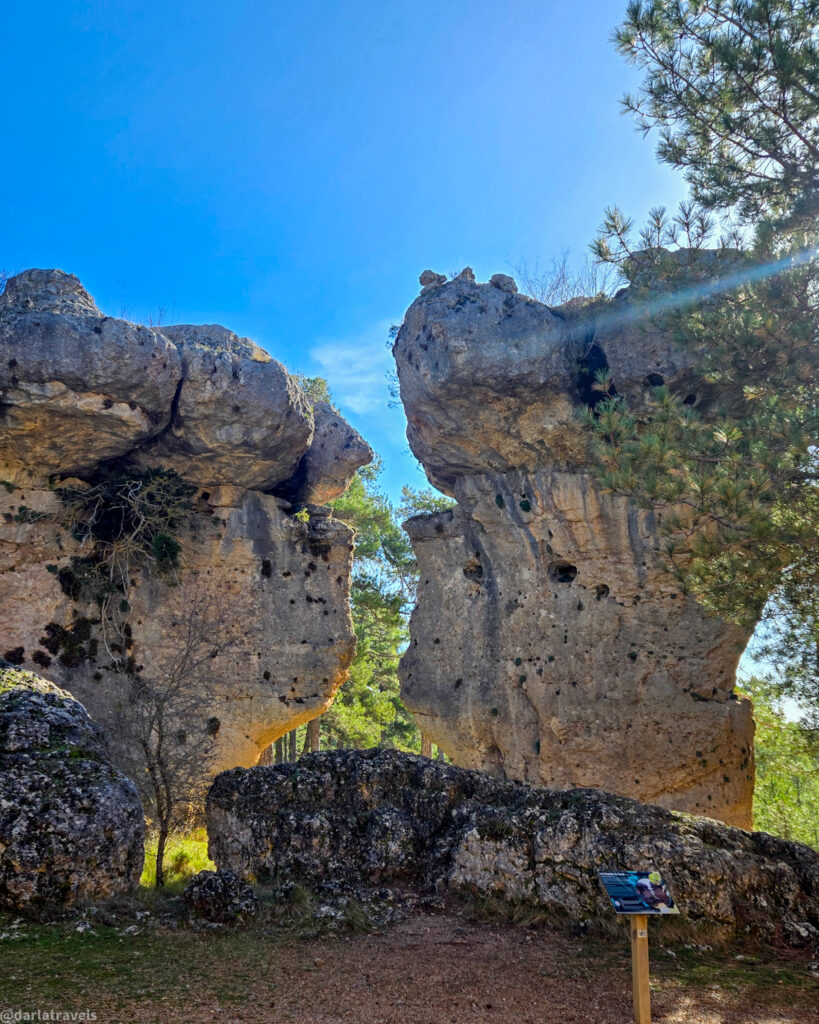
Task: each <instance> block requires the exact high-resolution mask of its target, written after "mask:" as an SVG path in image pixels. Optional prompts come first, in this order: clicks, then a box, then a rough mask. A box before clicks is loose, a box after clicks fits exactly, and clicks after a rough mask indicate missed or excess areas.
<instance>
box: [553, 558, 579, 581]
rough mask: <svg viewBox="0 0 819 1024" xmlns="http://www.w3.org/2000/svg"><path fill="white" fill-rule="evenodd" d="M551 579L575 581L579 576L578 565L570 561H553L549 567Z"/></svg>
mask: <svg viewBox="0 0 819 1024" xmlns="http://www.w3.org/2000/svg"><path fill="white" fill-rule="evenodd" d="M548 572H549V579H550V580H553V581H554V582H555V583H573V582H574V579H575V577H576V576H577V566H576V565H569V563H568V562H552V564H551V565H550V566H549V569H548Z"/></svg>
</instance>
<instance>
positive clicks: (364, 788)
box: [207, 750, 819, 945]
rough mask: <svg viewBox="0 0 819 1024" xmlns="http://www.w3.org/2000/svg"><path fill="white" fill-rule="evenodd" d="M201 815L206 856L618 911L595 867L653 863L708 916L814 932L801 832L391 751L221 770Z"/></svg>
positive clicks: (580, 916)
mask: <svg viewBox="0 0 819 1024" xmlns="http://www.w3.org/2000/svg"><path fill="white" fill-rule="evenodd" d="M207 819H208V837H209V851H210V856H211V857H212V858H213V860H214V861H215V862H216V864H217V865H218V867H219V868H220V869H221V870H230V871H233V872H235V873H236V874H237V875H239V876H240V877H250V876H252V877H254V878H258V879H266V878H270V879H273V878H275V879H278V880H279V883H282V882H285V883H286V882H306V883H307V884H315V883H317V882H318V883H322V882H332V883H337V884H339V883H346V884H352V885H361V886H372V885H381V884H384V883H387V884H389V883H390V882H397V883H399V884H401V885H403V886H406V885H410V886H416V887H425V888H427V887H434V888H436V889H437V890H438V891H440V890H441V889H442V888H449V889H451V890H454V891H466V892H474V891H477V892H478V893H481V894H486V895H493V896H497V897H500V898H501V899H505V900H509V901H511V902H514V903H524V904H531V905H535V906H540V907H544V908H547V909H549V910H552V911H554V912H555V913H556V914H558V915H568V917H569V918H571V919H573V920H588V919H594V918H602V917H604V916H606V915H609V914H610V913H611V912H610V910H609V904H608V900H607V898H606V896H605V894H604V893H603V890H602V888H601V886H600V882H599V880H598V877H597V872H598V871H605V870H623V869H628V868H634V869H635V870H650V869H653V868H657V869H658V870H659V871H660V872H661V873H662V875H663V877H664V878H665V879H666V881H667V882H668V884H669V886H670V888H671V891H672V893H673V895H674V897H675V899H676V901H677V903H678V905H679V906H680V908H681V911H682V913H683V914H684V915H685V916H686V917H687V918H689V919H690V921H691V923H692V924H693V925H694V926H695V928H700V929H702V930H703V931H704V932H713V931H714V930H716V931H718V932H721V933H722V934H724V935H725V936H728V935H730V934H732V933H734V932H740V933H742V934H748V933H751V934H754V935H757V936H759V937H761V938H763V939H765V940H766V941H774V940H784V941H785V942H787V943H790V944H793V945H807V944H810V943H812V942H815V941H816V939H817V936H819V856H817V854H816V853H815V851H813V850H811V849H809V848H808V847H806V846H802V845H801V844H799V843H791V842H788V841H786V840H782V839H776V838H774V837H773V836H769V835H767V834H765V833H762V832H756V833H753V834H750V835H749V834H748V833H746V832H743V831H741V830H739V829H734V828H729V827H727V826H724V825H721V824H719V823H717V822H715V821H711V820H705V819H694V818H691V817H689V816H683V815H679V814H675V813H674V812H671V811H668V810H665V809H663V808H660V807H653V806H648V805H645V804H641V803H638V802H636V801H634V800H629V799H626V798H622V797H617V796H612V795H611V794H608V793H603V792H600V791H595V790H590V789H573V790H566V791H560V792H555V791H548V790H544V789H533V788H531V787H528V786H525V785H520V784H517V783H511V782H502V781H498V780H495V779H492V778H491V777H489V776H487V775H486V774H485V773H480V772H470V771H465V770H463V769H460V768H455V767H453V766H449V765H444V764H441V763H440V762H435V761H430V760H428V759H426V758H421V757H416V756H414V755H411V754H402V753H398V752H397V751H386V750H367V751H338V752H335V751H334V752H326V753H321V754H311V755H308V756H306V757H303V758H302V759H301V760H300V761H299V763H298V765H280V766H277V767H272V766H271V767H258V768H252V769H250V770H242V769H234V770H232V771H229V772H225V773H223V774H222V775H220V776H218V777H217V778H216V779H215V781H214V783H213V786H212V787H211V790H210V793H209V795H208V800H207Z"/></svg>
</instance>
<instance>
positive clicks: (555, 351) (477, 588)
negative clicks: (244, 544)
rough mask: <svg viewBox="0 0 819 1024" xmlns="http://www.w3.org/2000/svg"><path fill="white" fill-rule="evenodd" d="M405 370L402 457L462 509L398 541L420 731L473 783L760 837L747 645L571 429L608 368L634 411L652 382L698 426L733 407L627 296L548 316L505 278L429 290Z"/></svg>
mask: <svg viewBox="0 0 819 1024" xmlns="http://www.w3.org/2000/svg"><path fill="white" fill-rule="evenodd" d="M718 270H719V261H718V260H717V261H716V263H715V266H714V273H716V272H718ZM394 354H395V358H396V363H397V367H398V376H399V381H400V387H401V398H402V401H403V403H404V408H405V410H406V413H407V419H408V430H407V436H408V438H409V441H410V445H411V447H412V450H413V451H414V453H415V454H416V455H417V456H418V458H419V459H420V460H421V462H422V463H423V465H424V468H425V469H426V472H427V475H428V476H429V479H430V480H431V481H432V483H434V484H435V485H436V486H437V487H439V488H441V489H442V490H444V491H445V492H446V493H448V494H451V495H453V496H454V497H455V498H456V499H457V506H456V507H455V509H454V510H453V511H451V512H446V513H442V514H438V515H434V516H425V517H416V518H414V519H411V520H410V521H409V522H408V523H407V524H406V529H407V531H408V533H409V535H410V538H411V540H412V542H413V546H414V548H415V551H416V555H417V557H418V564H419V570H420V585H419V587H418V597H417V607H416V609H415V611H414V613H413V617H412V622H411V634H412V640H411V643H410V646H409V648H408V650H407V653H406V655H405V657H404V659H403V661H402V664H401V680H402V693H403V695H404V699H405V701H406V703H407V705H408V706H409V707H410V709H411V710H412V711H413V712H414V713H415V716H416V718H417V720H418V722H419V725H420V727H421V729H422V731H423V732H424V733H425V734H426V735H428V736H429V737H430V739H432V740H433V741H434V742H436V743H437V744H439V745H440V746H441V747H442V748H443V749H444V750H445V751H446V753H447V754H448V755H449V756H450V757H451V758H452V759H453V761H455V762H456V763H457V764H460V765H463V766H466V767H470V768H482V769H485V770H487V771H490V772H492V773H494V774H496V775H498V776H501V777H504V776H505V777H508V778H512V779H519V780H522V781H526V782H530V783H534V784H539V785H545V786H550V787H560V788H570V787H574V786H595V787H603V788H605V789H607V790H610V791H611V792H614V793H619V794H623V795H627V796H632V797H636V798H637V799H640V800H643V801H646V802H649V803H655V804H661V805H663V806H667V807H673V808H676V809H679V810H687V811H691V812H693V813H697V814H707V815H709V816H712V817H716V818H721V819H722V820H725V821H727V822H729V823H732V824H735V825H740V826H742V827H750V825H751V799H752V792H753V753H752V740H753V723H752V719H751V709H750V704H749V702H748V701H747V700H745V699H739V698H738V697H737V695H736V694H735V693H734V692H733V686H734V677H735V671H736V666H737V663H738V660H739V658H740V655H741V653H742V650H743V649H744V647H745V644H746V642H747V639H748V634H747V633H746V632H743V631H742V630H740V629H738V628H737V627H735V626H733V625H731V624H728V623H726V622H723V621H721V620H720V619H718V618H716V617H713V616H710V615H707V614H706V613H705V612H704V610H703V609H702V608H701V607H700V606H699V605H698V604H697V603H696V602H695V601H694V600H693V599H691V598H689V597H687V596H686V595H685V594H683V593H682V592H681V591H680V590H679V588H678V587H677V586H676V584H675V582H674V580H673V579H672V578H671V577H670V576H669V575H668V573H667V572H666V569H665V562H664V558H663V553H662V551H661V543H662V542H661V537H660V535H659V532H658V530H657V524H656V522H655V521H654V519H653V518H652V516H651V515H650V514H647V513H643V512H640V511H638V510H637V509H636V508H634V507H633V506H631V505H630V504H629V502H628V501H626V500H625V499H623V498H620V497H616V496H612V495H607V494H604V493H603V492H602V490H601V488H600V487H599V486H598V484H597V482H596V477H595V460H594V456H593V454H592V453H591V451H590V447H589V437H588V434H587V432H586V431H585V430H584V429H583V427H582V424H581V422H580V419H579V416H578V413H579V411H580V410H581V409H582V408H584V407H585V406H588V405H591V406H594V404H595V402H596V401H597V400H598V399H599V397H600V393H599V392H598V391H595V390H594V388H593V386H592V385H593V383H594V379H595V374H596V373H597V372H598V371H599V370H604V369H608V370H609V372H610V373H611V377H612V380H613V382H614V386H615V388H616V392H617V393H618V394H621V395H625V396H626V397H627V398H628V399H629V402H630V404H631V405H632V406H633V407H634V408H635V409H636V410H637V411H639V410H640V409H642V408H644V407H645V404H646V399H647V397H648V396H649V395H650V392H651V388H652V387H655V386H658V385H660V384H667V385H668V386H669V387H670V388H671V389H672V390H673V391H674V392H676V393H679V394H681V395H682V396H683V397H684V399H685V401H686V402H688V403H689V404H693V405H696V406H697V407H698V408H700V409H701V410H702V411H703V413H704V414H706V415H707V414H709V413H711V412H713V411H716V410H717V409H718V408H719V407H720V405H721V403H722V404H724V403H731V402H735V401H737V398H736V396H732V395H725V394H719V393H718V392H716V391H715V390H714V388H713V387H712V386H711V385H707V384H705V383H704V382H702V381H699V380H698V379H697V378H696V376H695V374H694V371H693V368H692V365H691V359H690V356H689V355H688V354H687V353H686V352H684V351H683V350H682V349H681V348H679V347H678V345H677V343H676V342H675V340H674V339H673V338H672V337H670V336H667V335H664V334H662V333H660V332H658V331H657V329H656V328H655V327H654V326H653V325H652V323H651V322H650V320H649V318H648V317H647V316H646V315H645V310H644V308H643V307H641V306H640V304H639V303H637V302H636V300H633V299H632V298H631V297H630V295H629V292H628V290H625V291H624V293H621V294H620V295H619V296H618V297H617V298H616V299H614V300H612V301H604V302H596V303H595V302H587V303H585V304H581V303H576V304H572V306H571V308H569V307H564V308H562V309H556V310H555V309H550V308H548V307H546V306H544V305H541V304H540V303H537V302H535V301H533V300H531V299H529V298H526V297H525V296H521V295H518V294H516V292H515V290H514V288H513V287H512V286H511V284H510V282H509V279H508V278H506V277H505V276H504V275H496V276H495V278H493V281H492V283H491V284H489V285H481V284H476V283H474V281H472V280H470V278H469V276H468V275H467V276H463V275H461V276H460V277H459V278H457V279H456V280H454V281H451V282H448V283H444V284H441V283H438V284H436V283H434V282H433V283H430V284H428V285H427V286H426V287H425V289H424V291H423V292H422V294H421V296H420V297H419V298H418V299H417V300H416V301H415V302H414V303H413V305H412V306H411V307H410V309H409V311H408V312H407V315H406V318H405V321H404V324H403V326H402V328H401V331H400V332H399V334H398V337H397V340H396V344H395V348H394Z"/></svg>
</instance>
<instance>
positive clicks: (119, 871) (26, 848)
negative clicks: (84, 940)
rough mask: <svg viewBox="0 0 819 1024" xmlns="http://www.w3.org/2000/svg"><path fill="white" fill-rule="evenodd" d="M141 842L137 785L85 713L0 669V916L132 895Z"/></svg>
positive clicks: (44, 686)
mask: <svg viewBox="0 0 819 1024" xmlns="http://www.w3.org/2000/svg"><path fill="white" fill-rule="evenodd" d="M4 664H5V663H4ZM143 840H144V826H143V819H142V804H141V802H140V799H139V794H138V793H137V790H136V786H135V785H134V783H133V782H131V780H130V779H127V778H126V777H125V776H124V775H123V774H121V773H120V772H119V771H117V770H116V769H115V768H114V767H113V765H112V764H111V762H110V760H109V759H108V756H107V754H106V750H105V742H104V740H103V737H102V734H101V733H100V731H99V729H98V728H97V726H96V725H95V724H94V723H93V722H92V721H91V719H90V718H89V717H88V714H87V713H86V710H85V708H84V707H83V706H82V704H79V703H78V702H77V701H76V700H74V699H73V697H72V696H71V694H69V693H65V692H64V691H63V690H60V689H59V688H58V687H56V686H54V685H53V683H49V682H48V681H46V680H44V679H40V678H39V677H37V676H35V675H34V674H33V673H31V672H24V671H20V670H18V669H10V668H9V667H7V666H6V667H4V665H0V907H2V908H4V909H7V910H12V911H22V912H24V913H28V914H42V913H53V912H56V911H59V910H61V909H63V908H65V907H69V906H71V905H72V904H74V903H77V902H82V901H85V900H97V899H106V898H107V897H109V896H112V895H116V894H119V893H124V892H128V891H129V890H130V889H131V888H133V887H134V886H135V885H136V884H137V882H138V881H139V876H140V873H141V871H142V857H143Z"/></svg>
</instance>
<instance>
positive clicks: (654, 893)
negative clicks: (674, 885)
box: [598, 871, 680, 914]
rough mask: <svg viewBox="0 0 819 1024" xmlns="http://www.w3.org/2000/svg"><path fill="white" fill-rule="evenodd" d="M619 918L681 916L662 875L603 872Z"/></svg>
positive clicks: (634, 872)
mask: <svg viewBox="0 0 819 1024" xmlns="http://www.w3.org/2000/svg"><path fill="white" fill-rule="evenodd" d="M598 873H599V875H600V881H601V882H602V883H603V887H604V889H605V890H606V892H607V893H608V896H609V899H610V900H611V902H612V906H613V907H614V909H615V911H616V912H617V913H618V914H679V912H680V911H679V908H678V907H677V904H676V903H675V902H674V900H673V899H672V898H671V893H670V892H669V891H668V886H666V884H665V882H664V881H663V880H662V877H661V876H660V872H659V871H600V872H598Z"/></svg>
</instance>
